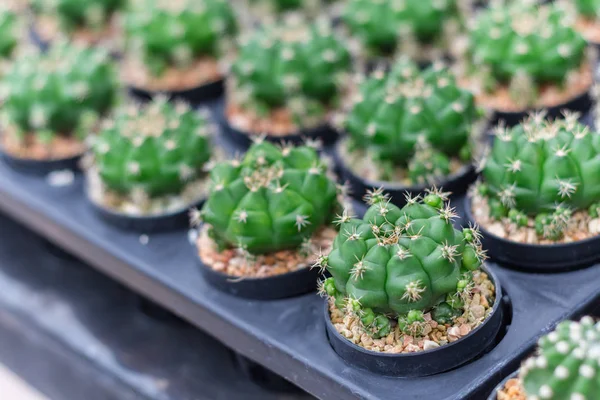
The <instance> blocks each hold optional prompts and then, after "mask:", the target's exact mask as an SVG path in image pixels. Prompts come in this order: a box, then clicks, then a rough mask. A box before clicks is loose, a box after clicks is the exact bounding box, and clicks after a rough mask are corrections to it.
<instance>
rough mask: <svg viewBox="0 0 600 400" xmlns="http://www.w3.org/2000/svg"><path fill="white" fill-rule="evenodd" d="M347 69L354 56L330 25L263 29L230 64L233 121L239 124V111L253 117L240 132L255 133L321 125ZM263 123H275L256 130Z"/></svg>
mask: <svg viewBox="0 0 600 400" xmlns="http://www.w3.org/2000/svg"><path fill="white" fill-rule="evenodd" d="M349 68H350V54H349V52H348V51H347V49H346V47H345V46H344V43H343V42H342V41H341V40H340V39H338V38H337V37H336V35H335V34H334V32H333V31H332V29H331V27H330V25H329V23H328V22H325V21H318V22H317V23H313V24H308V25H306V24H303V23H298V22H295V23H290V24H287V25H285V26H283V25H278V26H265V27H263V28H261V29H260V30H258V31H257V32H256V33H255V34H253V35H252V36H251V37H250V38H249V39H248V40H247V41H246V42H245V43H243V44H242V46H241V48H240V50H239V54H238V56H237V58H236V60H235V61H234V63H233V65H232V68H231V74H230V81H229V82H228V83H229V85H228V86H229V87H228V115H229V117H230V121H232V122H234V121H236V120H239V118H234V116H233V113H235V112H238V113H239V112H243V113H244V114H249V115H251V117H248V118H249V119H250V120H251V121H252V122H250V123H248V126H241V128H242V129H243V130H244V131H247V132H254V133H264V132H267V133H272V132H273V131H276V130H281V131H284V132H287V133H292V132H295V131H297V130H298V129H300V128H301V127H314V126H315V125H318V124H322V123H323V122H324V118H325V116H326V114H327V113H328V111H329V110H330V108H331V106H332V105H333V104H334V103H335V101H336V100H337V99H338V97H339V95H340V91H341V85H342V83H343V81H344V77H345V74H346V72H347V71H348V70H349ZM240 110H241V111H240ZM282 114H283V115H282ZM261 119H262V120H265V119H266V120H269V121H270V120H273V121H271V122H272V123H271V124H270V125H268V126H261V127H257V124H256V120H261ZM275 125H283V127H282V128H281V127H280V128H277V127H276V126H275Z"/></svg>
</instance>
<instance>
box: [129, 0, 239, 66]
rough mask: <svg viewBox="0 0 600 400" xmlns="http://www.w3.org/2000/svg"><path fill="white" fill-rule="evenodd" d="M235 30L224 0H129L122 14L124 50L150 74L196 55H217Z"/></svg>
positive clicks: (188, 64) (214, 56)
mask: <svg viewBox="0 0 600 400" xmlns="http://www.w3.org/2000/svg"><path fill="white" fill-rule="evenodd" d="M236 32H237V25H236V19H235V15H234V13H233V9H232V8H231V6H230V5H229V2H227V1H226V0H213V1H209V0H158V1H157V0H133V1H132V7H131V9H130V10H129V12H127V14H126V18H125V34H126V40H127V44H126V46H127V51H128V52H129V53H131V54H132V55H134V56H135V57H137V58H139V59H140V60H142V61H143V62H144V64H145V66H146V67H147V68H148V70H149V71H150V72H151V73H152V74H153V75H154V76H161V75H162V74H163V73H164V72H165V71H166V70H167V69H168V68H169V67H176V68H186V67H189V66H190V65H191V63H192V62H194V61H195V60H197V59H200V58H203V57H210V58H215V59H219V57H220V56H221V55H222V53H223V51H224V50H225V48H226V47H227V44H228V43H229V42H230V41H231V40H232V38H233V36H234V35H235V34H236Z"/></svg>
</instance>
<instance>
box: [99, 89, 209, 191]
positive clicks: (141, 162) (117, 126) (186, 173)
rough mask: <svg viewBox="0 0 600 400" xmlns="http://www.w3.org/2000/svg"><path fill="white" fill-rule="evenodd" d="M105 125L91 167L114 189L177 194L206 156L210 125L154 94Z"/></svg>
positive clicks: (198, 170)
mask: <svg viewBox="0 0 600 400" xmlns="http://www.w3.org/2000/svg"><path fill="white" fill-rule="evenodd" d="M104 125H105V126H104V127H103V129H102V130H101V131H100V133H99V135H98V137H97V138H95V140H94V146H93V154H94V160H95V167H96V168H97V170H98V173H99V176H100V178H101V179H102V181H103V183H104V184H105V185H106V187H107V188H109V189H111V190H113V191H115V192H117V193H121V194H125V195H127V194H131V193H133V192H134V191H135V190H140V189H141V190H142V191H143V193H145V194H146V195H147V196H149V197H158V196H164V195H169V194H178V193H180V192H181V191H182V189H183V188H184V187H185V185H186V184H187V183H188V182H190V181H192V180H194V179H197V178H198V177H199V176H200V175H201V174H202V170H203V167H204V166H205V165H206V163H207V162H208V161H209V159H210V157H211V146H210V139H209V137H208V136H209V133H210V125H209V123H208V121H207V119H206V118H204V117H203V116H201V115H200V114H198V113H197V112H196V111H194V110H192V109H191V108H190V107H189V106H187V105H186V104H184V103H177V104H173V103H169V102H167V101H166V99H163V98H156V99H155V100H153V101H152V102H151V103H149V104H148V105H142V106H136V105H131V106H130V107H128V108H125V109H122V110H121V111H119V112H118V113H117V115H116V116H115V117H114V119H112V120H109V121H108V122H107V123H105V124H104Z"/></svg>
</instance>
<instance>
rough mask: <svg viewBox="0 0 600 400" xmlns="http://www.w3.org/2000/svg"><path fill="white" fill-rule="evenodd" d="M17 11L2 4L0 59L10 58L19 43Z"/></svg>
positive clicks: (0, 9)
mask: <svg viewBox="0 0 600 400" xmlns="http://www.w3.org/2000/svg"><path fill="white" fill-rule="evenodd" d="M18 18H19V17H18V16H17V13H16V12H15V11H13V10H11V9H10V8H9V7H7V6H5V5H0V60H1V59H7V58H10V57H11V56H12V54H13V52H14V50H15V48H16V47H17V43H18V36H17V35H18V31H17V30H18V25H19V21H18Z"/></svg>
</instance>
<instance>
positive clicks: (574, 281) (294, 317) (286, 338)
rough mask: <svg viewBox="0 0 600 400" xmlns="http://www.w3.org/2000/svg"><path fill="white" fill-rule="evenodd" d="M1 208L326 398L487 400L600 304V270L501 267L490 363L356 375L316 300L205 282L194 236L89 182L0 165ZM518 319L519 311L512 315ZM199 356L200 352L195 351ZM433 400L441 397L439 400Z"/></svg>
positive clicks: (486, 357)
mask: <svg viewBox="0 0 600 400" xmlns="http://www.w3.org/2000/svg"><path fill="white" fill-rule="evenodd" d="M0 208H1V209H3V210H4V211H5V212H6V213H8V214H10V215H12V216H13V217H14V218H15V219H17V220H19V221H20V222H21V223H23V224H25V225H27V226H29V227H30V228H31V229H33V230H35V231H37V232H39V233H40V234H42V235H44V236H46V237H47V238H48V239H49V240H51V241H53V242H55V243H56V244H57V245H59V246H61V247H63V248H65V249H66V250H68V251H70V252H72V253H74V254H76V255H77V256H78V257H80V258H81V259H83V260H84V261H86V262H87V263H89V264H90V265H92V266H94V267H95V268H97V269H98V270H99V271H101V272H103V273H105V274H107V275H109V276H111V277H113V278H114V279H116V280H118V281H120V282H122V283H123V284H125V285H126V286H128V287H130V288H131V289H133V290H135V291H137V292H139V293H140V294H141V295H143V296H145V297H147V298H150V299H151V300H153V301H154V302H156V303H158V304H160V305H162V306H163V307H165V308H167V309H169V310H171V311H172V312H173V313H175V314H177V315H179V316H180V317H182V318H183V319H185V320H187V321H189V322H190V323H192V324H193V325H195V326H197V327H199V328H201V329H202V330H204V331H205V332H207V333H209V334H211V335H213V336H214V337H216V338H218V339H219V340H220V341H222V342H223V343H224V344H225V345H227V346H229V347H230V348H232V349H234V350H236V351H237V352H239V353H241V354H243V355H244V356H247V357H248V358H250V359H252V360H254V361H256V362H258V363H260V364H262V365H264V366H266V367H267V368H269V369H271V370H272V371H274V372H276V373H278V374H280V375H282V376H283V377H285V378H286V379H288V380H290V381H291V382H293V383H295V384H296V385H298V386H300V387H301V388H303V389H305V390H306V391H308V392H309V393H311V394H313V395H315V396H316V397H318V398H322V399H356V398H361V399H398V398H404V399H414V400H419V399H427V400H430V399H432V398H435V399H436V400H450V399H452V400H459V399H460V400H463V399H481V398H485V397H483V396H485V395H487V393H489V391H490V390H491V389H492V388H493V386H494V385H495V384H496V383H497V382H499V381H500V380H501V379H502V378H503V377H504V376H506V375H507V374H509V373H510V372H512V371H513V370H514V369H515V368H516V366H517V365H518V362H519V360H520V359H521V358H522V356H523V354H524V353H526V352H527V351H529V349H530V348H531V346H532V345H533V343H534V341H535V340H536V338H537V337H539V336H540V335H541V334H542V333H545V332H547V331H548V330H550V329H551V328H552V327H553V326H554V325H555V324H556V323H558V322H559V321H560V320H562V319H565V318H567V317H569V316H571V315H574V314H577V313H580V312H581V311H582V310H584V309H587V308H589V307H592V305H594V304H596V303H597V300H598V296H599V295H600V285H598V279H599V277H600V266H598V265H596V266H594V267H590V268H588V269H582V270H578V271H573V272H568V273H562V274H560V275H556V274H554V275H551V274H527V273H524V272H519V271H516V270H511V269H505V268H500V267H498V266H497V265H495V264H491V268H493V269H494V270H495V272H496V273H497V275H498V278H499V279H500V282H501V283H502V285H503V288H504V290H505V292H506V293H507V294H508V296H509V297H510V300H511V301H512V321H511V322H510V321H509V322H510V326H509V327H508V330H507V332H506V334H505V336H504V337H503V338H502V340H501V341H500V342H499V343H498V344H497V345H496V346H495V347H494V348H493V349H492V350H491V351H489V352H487V353H486V354H484V355H483V356H482V357H480V358H478V359H476V360H474V361H472V362H469V363H468V364H466V365H463V366H461V367H458V368H456V369H454V370H452V371H449V372H445V373H442V374H438V375H433V376H428V377H422V378H397V377H385V376H380V375H377V374H374V373H369V372H366V371H364V370H360V369H358V368H355V367H352V366H350V365H348V364H345V363H344V361H343V360H342V359H341V358H340V357H338V356H337V355H336V353H335V352H334V351H333V349H332V348H331V346H330V344H329V343H328V340H327V335H326V333H325V323H324V321H323V301H324V300H323V299H321V298H319V297H318V296H317V295H316V294H308V295H304V296H300V297H296V298H290V299H284V300H277V301H250V300H245V299H241V298H236V297H233V296H229V295H227V294H224V293H222V292H220V291H218V290H217V289H214V288H212V287H210V286H209V285H208V284H207V283H206V282H205V281H204V280H203V278H202V276H201V274H200V271H199V270H198V266H197V265H196V258H195V257H196V256H195V254H194V247H193V246H192V245H191V243H190V239H189V237H188V232H186V231H180V232H171V233H165V234H157V235H151V236H147V237H146V236H143V235H142V236H140V235H139V234H134V233H127V232H123V231H119V230H118V229H116V228H114V227H112V226H110V225H107V224H104V223H102V221H101V220H100V219H99V218H98V217H97V215H96V214H95V213H94V212H93V210H92V209H91V208H90V206H89V204H88V203H87V202H86V200H85V198H84V195H83V185H82V177H81V176H76V177H75V180H74V182H73V183H72V184H70V185H68V186H61V187H56V186H50V185H49V184H48V183H47V182H46V180H45V179H44V178H40V177H34V176H27V175H23V174H20V173H18V172H16V171H13V170H10V169H9V168H8V167H6V166H5V165H4V164H2V165H0ZM507 314H508V315H509V316H510V315H511V310H510V309H508V310H507ZM189 351H190V352H191V353H194V352H195V351H197V350H196V349H194V347H190V348H189ZM432 394H433V396H434V397H432Z"/></svg>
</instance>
